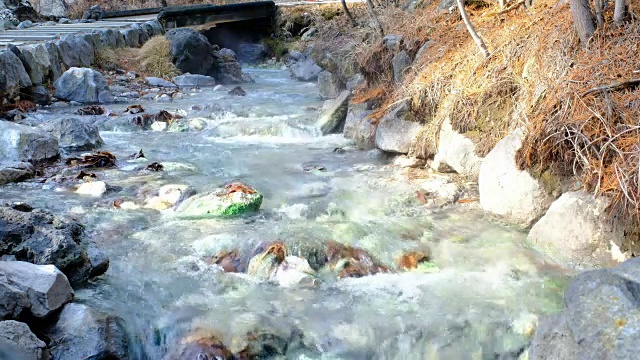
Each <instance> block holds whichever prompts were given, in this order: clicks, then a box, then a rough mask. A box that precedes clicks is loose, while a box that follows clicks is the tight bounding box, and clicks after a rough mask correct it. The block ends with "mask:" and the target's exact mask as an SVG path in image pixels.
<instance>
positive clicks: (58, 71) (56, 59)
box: [42, 41, 68, 81]
mask: <svg viewBox="0 0 640 360" xmlns="http://www.w3.org/2000/svg"><path fill="white" fill-rule="evenodd" d="M42 45H43V46H44V48H45V50H46V51H47V56H48V57H49V63H50V64H51V67H50V68H49V70H50V71H51V74H52V80H54V81H55V80H57V79H58V78H59V77H60V76H62V74H64V72H65V71H67V69H68V67H67V65H66V64H65V62H64V60H63V59H62V54H61V53H60V48H59V47H58V45H56V43H55V42H53V41H47V42H45V43H43V44H42Z"/></svg>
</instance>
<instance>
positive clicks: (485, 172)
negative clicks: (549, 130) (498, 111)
mask: <svg viewBox="0 0 640 360" xmlns="http://www.w3.org/2000/svg"><path fill="white" fill-rule="evenodd" d="M523 134H524V132H523V130H522V129H518V130H516V131H514V132H513V133H511V134H510V135H508V136H507V137H505V138H504V139H502V140H500V142H498V144H497V145H496V147H495V148H493V150H491V152H489V154H487V156H486V157H485V158H484V160H483V161H482V165H480V175H479V179H478V185H479V190H480V206H481V207H482V209H483V210H484V211H486V212H488V213H491V214H493V215H496V216H499V217H501V218H503V219H504V220H506V221H508V222H510V223H513V224H515V225H518V226H521V227H525V228H527V227H529V226H531V225H532V224H533V223H534V222H535V221H536V220H538V219H539V218H540V217H542V215H544V213H545V211H547V209H548V208H549V206H550V205H551V202H552V201H553V198H552V197H551V195H550V194H549V193H548V192H547V191H546V190H545V189H544V187H543V186H542V184H541V183H540V182H539V181H538V180H536V179H534V178H533V177H531V175H530V174H529V173H528V172H526V171H522V170H519V169H518V168H517V167H516V161H515V155H516V151H518V149H519V148H520V147H521V146H522V137H523Z"/></svg>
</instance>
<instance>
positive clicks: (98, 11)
mask: <svg viewBox="0 0 640 360" xmlns="http://www.w3.org/2000/svg"><path fill="white" fill-rule="evenodd" d="M103 16H104V11H103V10H102V8H100V5H93V6H92V7H90V8H89V9H88V10H86V11H85V12H84V14H82V19H83V20H100V19H102V17H103Z"/></svg>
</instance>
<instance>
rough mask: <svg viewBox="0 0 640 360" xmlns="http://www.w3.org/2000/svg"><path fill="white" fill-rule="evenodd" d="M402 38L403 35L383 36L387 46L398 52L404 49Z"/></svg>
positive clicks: (383, 41) (383, 42) (390, 49)
mask: <svg viewBox="0 0 640 360" xmlns="http://www.w3.org/2000/svg"><path fill="white" fill-rule="evenodd" d="M402 40H403V37H402V35H397V34H389V35H385V37H384V38H382V44H383V45H384V46H385V47H386V48H387V50H389V51H391V52H393V53H397V52H399V51H400V49H402Z"/></svg>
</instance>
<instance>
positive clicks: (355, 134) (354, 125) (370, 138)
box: [343, 103, 378, 150]
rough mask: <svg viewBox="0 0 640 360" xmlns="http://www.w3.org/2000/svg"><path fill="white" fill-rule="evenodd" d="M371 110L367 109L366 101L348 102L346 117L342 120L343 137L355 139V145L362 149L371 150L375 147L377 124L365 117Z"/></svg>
mask: <svg viewBox="0 0 640 360" xmlns="http://www.w3.org/2000/svg"><path fill="white" fill-rule="evenodd" d="M372 112H373V110H369V106H368V104H366V103H363V104H349V108H348V110H347V118H346V119H345V122H344V131H343V134H344V137H346V138H347V139H352V140H354V141H355V143H356V146H357V147H358V148H360V149H363V150H371V149H375V147H376V129H377V127H378V125H377V124H375V123H372V122H371V119H369V118H367V116H369V114H371V113H372Z"/></svg>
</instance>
